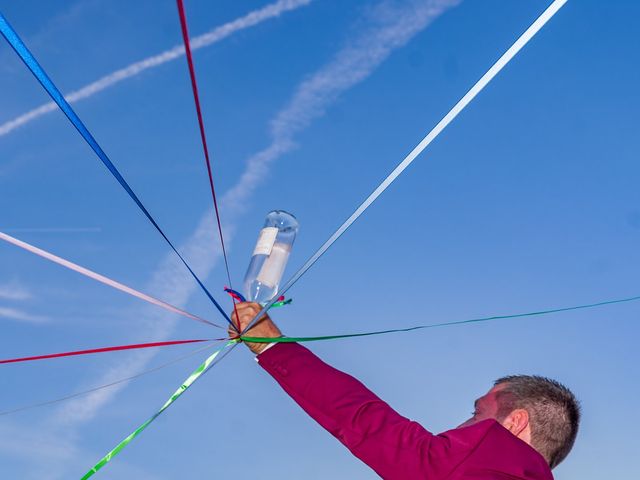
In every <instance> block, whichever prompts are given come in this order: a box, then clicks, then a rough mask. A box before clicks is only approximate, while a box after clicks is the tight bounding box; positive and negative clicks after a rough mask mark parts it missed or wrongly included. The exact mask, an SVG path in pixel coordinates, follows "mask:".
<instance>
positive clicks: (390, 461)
mask: <svg viewBox="0 0 640 480" xmlns="http://www.w3.org/2000/svg"><path fill="white" fill-rule="evenodd" d="M258 311H259V306H257V305H256V304H240V305H239V306H238V314H239V316H240V324H241V325H242V326H245V325H246V324H247V323H248V321H250V320H251V318H253V316H254V315H255V314H257V313H258ZM234 321H236V322H237V320H236V317H235V316H234ZM249 335H250V336H253V337H278V336H281V333H280V331H279V330H278V328H277V327H276V326H275V324H273V322H272V321H271V319H270V318H269V317H268V316H265V318H264V319H263V320H261V322H259V323H258V324H257V325H256V326H255V327H254V328H253V329H252V330H251V331H250V333H249ZM248 346H249V348H250V349H251V350H252V351H253V352H254V353H256V354H258V362H259V364H260V365H261V366H262V367H263V368H264V369H265V370H266V371H267V372H268V373H269V374H270V375H271V376H272V377H273V378H274V379H275V380H276V381H277V382H278V383H279V384H280V385H281V386H282V388H283V389H284V390H285V391H286V392H287V393H288V394H289V396H290V397H291V398H293V400H295V401H296V403H298V405H300V406H301V407H302V408H303V409H304V410H305V411H306V412H307V413H308V414H309V415H310V416H311V417H312V418H313V419H315V420H316V421H317V422H318V423H319V424H320V425H322V426H323V427H324V428H325V429H326V430H327V431H329V432H330V433H331V434H332V435H334V436H335V437H336V438H337V439H338V440H340V441H341V442H342V443H343V444H344V445H345V446H346V447H347V448H348V449H349V450H350V451H351V452H352V453H353V454H354V455H355V456H356V457H358V458H359V459H360V460H362V461H363V462H365V463H366V464H367V465H368V466H369V467H371V468H372V469H373V470H375V471H376V472H377V473H378V474H379V475H380V476H381V477H383V478H385V479H391V480H395V479H398V480H400V479H403V480H406V479H408V478H432V477H431V475H430V473H429V472H428V470H430V469H431V467H432V466H433V465H429V463H430V462H429V457H430V455H431V453H432V450H441V449H442V446H439V447H440V448H435V449H434V448H432V447H434V446H435V445H433V444H434V443H436V444H437V443H441V442H443V441H444V439H440V438H438V437H435V436H434V435H432V434H431V433H430V432H428V431H427V430H425V429H424V428H423V427H422V426H420V425H419V424H418V423H416V422H412V421H410V420H408V419H407V418H405V417H403V416H401V415H399V414H398V413H397V412H396V411H395V410H393V409H392V408H391V407H390V406H389V405H387V404H386V403H385V402H383V401H382V400H381V399H380V398H378V397H377V396H376V395H375V394H374V393H373V392H371V391H370V390H369V389H367V388H366V387H365V386H364V385H363V384H362V383H361V382H359V381H358V380H356V379H355V378H353V377H351V376H350V375H347V374H345V373H343V372H341V371H339V370H336V369H335V368H333V367H331V366H329V365H327V364H326V363H324V362H323V361H322V360H320V359H319V358H318V357H317V356H315V355H314V354H313V353H311V352H310V351H309V350H308V349H306V348H304V347H303V346H301V345H298V344H295V343H281V344H277V345H273V346H271V347H269V348H268V349H267V350H266V351H265V350H264V349H265V348H266V345H265V344H255V343H254V344H248Z"/></svg>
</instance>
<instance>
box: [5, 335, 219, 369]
mask: <svg viewBox="0 0 640 480" xmlns="http://www.w3.org/2000/svg"><path fill="white" fill-rule="evenodd" d="M215 340H224V339H215ZM211 341H213V340H212V339H209V340H171V341H168V342H151V343H134V344H131V345H116V346H113V347H103V348H91V349H88V350H75V351H72V352H61V353H49V354H47V355H36V356H34V357H21V358H9V359H6V360H0V364H3V363H18V362H30V361H33V360H46V359H49V358H60V357H72V356H75V355H88V354H91V353H104V352H117V351H119V350H136V349H139V348H154V347H168V346H170V345H184V344H187V343H201V342H211Z"/></svg>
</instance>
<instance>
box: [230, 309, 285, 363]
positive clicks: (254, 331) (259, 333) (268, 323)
mask: <svg viewBox="0 0 640 480" xmlns="http://www.w3.org/2000/svg"><path fill="white" fill-rule="evenodd" d="M260 310H262V307H261V306H260V305H259V304H257V303H253V302H242V303H238V304H236V308H235V311H234V312H233V314H232V315H231V321H232V322H233V324H234V325H235V326H236V327H238V330H240V331H242V330H244V329H245V328H246V327H247V325H249V323H250V322H251V320H253V319H254V317H255V316H256V315H257V314H258V313H259V312H260ZM236 312H237V315H236ZM244 334H245V335H246V336H247V337H267V338H278V337H281V336H282V333H281V332H280V329H279V328H278V327H277V326H276V324H275V323H273V320H271V318H270V317H269V315H267V314H266V313H265V314H264V315H263V316H262V318H260V320H258V321H257V322H256V323H255V325H254V326H253V327H251V329H249V330H248V331H247V332H245V333H244ZM229 336H230V337H231V338H234V337H237V336H238V332H236V331H235V330H234V329H233V327H231V325H229ZM244 343H245V344H246V345H247V347H249V349H250V350H251V351H252V352H253V353H255V354H256V355H258V354H259V353H261V352H262V351H263V350H264V349H265V348H267V346H268V345H269V344H268V343H252V342H244Z"/></svg>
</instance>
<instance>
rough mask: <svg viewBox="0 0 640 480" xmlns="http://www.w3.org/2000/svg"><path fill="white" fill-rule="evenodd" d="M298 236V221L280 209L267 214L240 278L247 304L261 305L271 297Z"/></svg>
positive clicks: (274, 293)
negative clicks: (247, 266)
mask: <svg viewBox="0 0 640 480" xmlns="http://www.w3.org/2000/svg"><path fill="white" fill-rule="evenodd" d="M297 233H298V220H296V217H294V216H293V215H291V214H290V213H288V212H285V211H284V210H274V211H273V212H269V213H268V214H267V218H266V220H265V222H264V227H263V228H262V230H260V235H258V241H257V242H256V246H255V248H254V249H253V256H252V257H251V263H249V268H248V269H247V273H246V275H245V276H244V291H245V293H246V298H247V300H248V301H251V302H257V303H260V304H262V305H265V304H266V303H267V302H269V300H271V299H272V298H273V297H275V296H276V295H277V293H278V288H279V287H280V281H281V280H282V274H283V273H284V269H285V267H286V266H287V260H289V255H290V254H291V248H292V247H293V241H294V240H295V239H296V234H297Z"/></svg>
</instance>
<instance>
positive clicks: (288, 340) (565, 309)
mask: <svg viewBox="0 0 640 480" xmlns="http://www.w3.org/2000/svg"><path fill="white" fill-rule="evenodd" d="M638 300H640V296H636V297H628V298H620V299H617V300H607V301H604V302H598V303H589V304H586V305H577V306H572V307H563V308H554V309H550V310H540V311H537V312H527V313H516V314H512V315H494V316H491V317H480V318H471V319H468V320H457V321H455V322H444V323H433V324H430V325H418V326H415V327H408V328H394V329H390V330H378V331H374V332H361V333H349V334H345V335H324V336H319V337H277V338H267V337H249V336H244V335H243V336H241V337H240V339H241V340H242V341H244V342H251V343H301V342H318V341H321V340H338V339H342V338H354V337H369V336H373V335H386V334H389V333H401V332H411V331H414V330H423V329H426V328H438V327H448V326H451V325H464V324H467V323H480V322H489V321H491V320H504V319H507V318H521V317H534V316H541V315H550V314H552V313H560V312H568V311H570V310H583V309H587V308H595V307H603V306H605V305H613V304H616V303H627V302H636V301H638Z"/></svg>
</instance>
